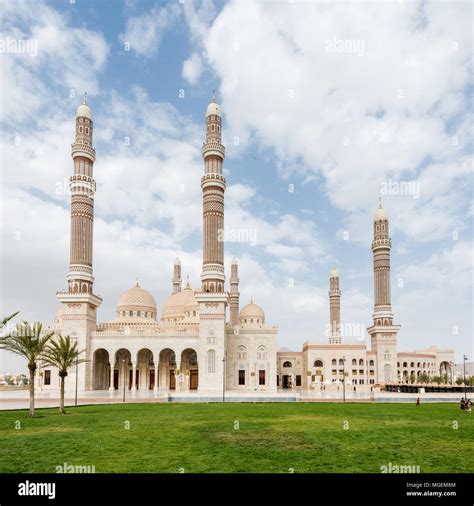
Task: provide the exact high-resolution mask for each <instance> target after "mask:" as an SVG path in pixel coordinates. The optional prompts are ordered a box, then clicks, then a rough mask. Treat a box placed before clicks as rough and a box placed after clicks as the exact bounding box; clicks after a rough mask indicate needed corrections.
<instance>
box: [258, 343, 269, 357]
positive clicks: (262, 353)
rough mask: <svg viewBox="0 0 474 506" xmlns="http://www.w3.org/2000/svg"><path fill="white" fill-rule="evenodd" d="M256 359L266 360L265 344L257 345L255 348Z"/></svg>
mask: <svg viewBox="0 0 474 506" xmlns="http://www.w3.org/2000/svg"><path fill="white" fill-rule="evenodd" d="M257 359H258V360H266V359H267V349H266V348H265V346H259V347H258V348H257Z"/></svg>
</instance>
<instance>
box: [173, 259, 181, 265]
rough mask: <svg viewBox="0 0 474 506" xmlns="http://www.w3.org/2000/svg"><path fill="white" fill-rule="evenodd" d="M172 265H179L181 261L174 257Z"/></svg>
mask: <svg viewBox="0 0 474 506" xmlns="http://www.w3.org/2000/svg"><path fill="white" fill-rule="evenodd" d="M174 265H181V260H180V259H179V257H176V259H175V261H174Z"/></svg>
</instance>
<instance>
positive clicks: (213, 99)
mask: <svg viewBox="0 0 474 506" xmlns="http://www.w3.org/2000/svg"><path fill="white" fill-rule="evenodd" d="M211 102H214V103H216V90H212V99H211Z"/></svg>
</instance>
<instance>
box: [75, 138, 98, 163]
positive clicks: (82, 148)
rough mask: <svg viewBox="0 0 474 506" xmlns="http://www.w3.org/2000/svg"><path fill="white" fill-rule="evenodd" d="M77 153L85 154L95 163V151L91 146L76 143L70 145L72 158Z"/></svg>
mask: <svg viewBox="0 0 474 506" xmlns="http://www.w3.org/2000/svg"><path fill="white" fill-rule="evenodd" d="M77 153H87V154H88V155H90V156H91V157H92V159H93V161H95V149H94V148H93V147H92V146H88V145H87V144H81V143H78V142H75V143H74V144H71V154H72V156H74V155H75V154H77Z"/></svg>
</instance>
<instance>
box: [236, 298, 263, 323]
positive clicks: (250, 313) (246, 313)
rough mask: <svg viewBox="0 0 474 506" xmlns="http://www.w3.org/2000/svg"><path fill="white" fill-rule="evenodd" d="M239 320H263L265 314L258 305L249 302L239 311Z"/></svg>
mask: <svg viewBox="0 0 474 506" xmlns="http://www.w3.org/2000/svg"><path fill="white" fill-rule="evenodd" d="M240 318H241V319H242V318H247V319H248V318H258V319H262V320H264V319H265V313H264V312H263V309H262V308H261V307H260V306H259V305H258V304H254V303H253V302H251V303H250V304H247V305H246V306H244V307H243V308H242V309H241V311H240Z"/></svg>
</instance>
